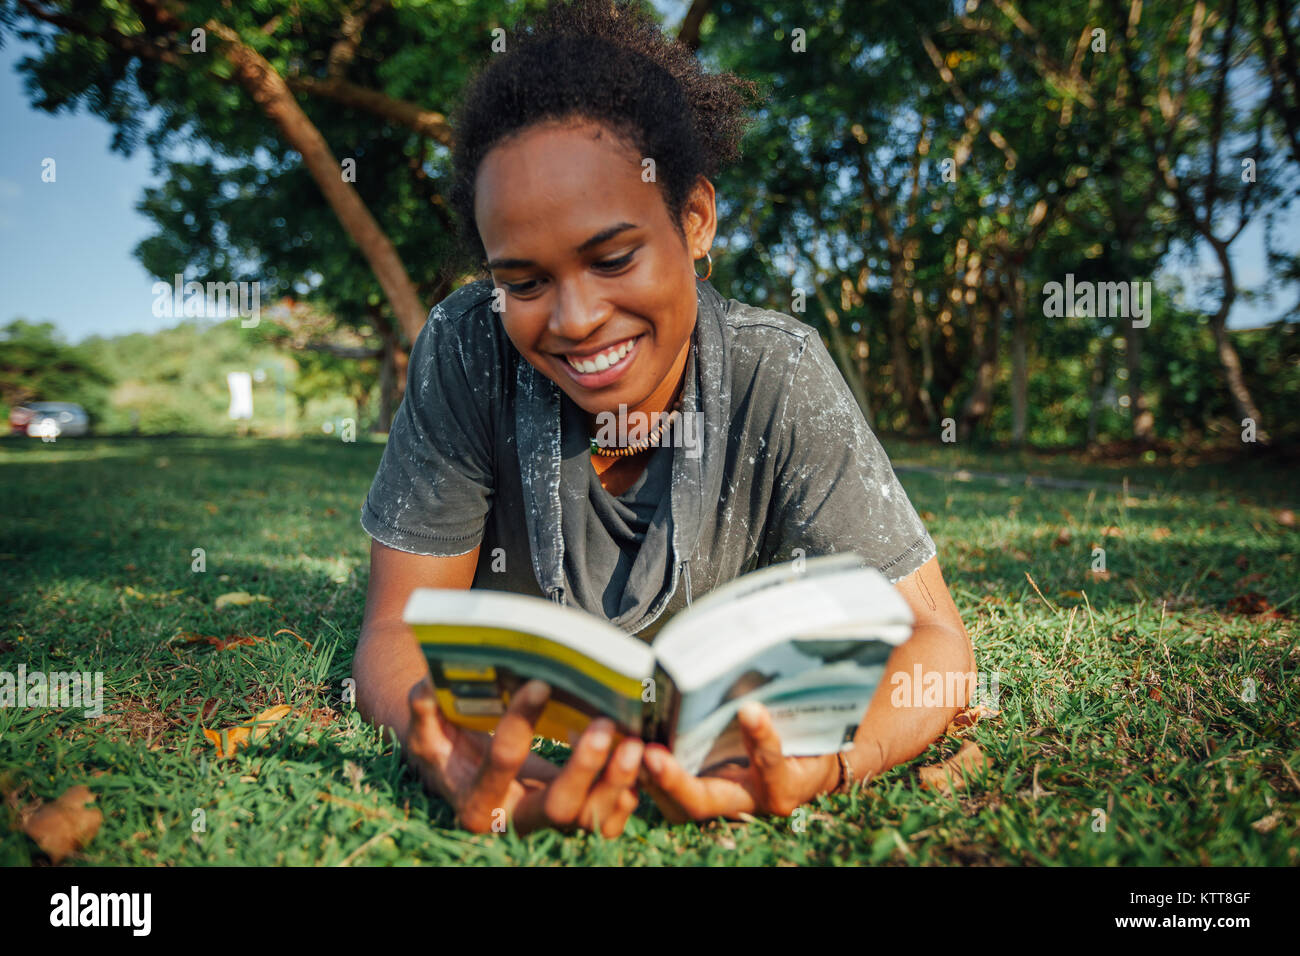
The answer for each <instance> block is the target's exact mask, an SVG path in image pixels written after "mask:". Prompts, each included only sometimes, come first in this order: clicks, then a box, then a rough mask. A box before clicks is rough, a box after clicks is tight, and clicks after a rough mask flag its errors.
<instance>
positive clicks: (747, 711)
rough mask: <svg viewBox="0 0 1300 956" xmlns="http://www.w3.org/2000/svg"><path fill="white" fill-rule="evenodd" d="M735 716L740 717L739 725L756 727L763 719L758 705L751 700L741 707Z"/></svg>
mask: <svg viewBox="0 0 1300 956" xmlns="http://www.w3.org/2000/svg"><path fill="white" fill-rule="evenodd" d="M737 716H739V717H740V721H741V723H743V724H748V725H749V726H750V727H756V726H758V722H759V721H760V720H761V719H762V717H763V712H762V710H760V709H759V705H758V704H757V703H756V702H755V701H752V700H751V701H748V702H747V703H744V704H742V705H741V707H740V710H739V712H738V713H737Z"/></svg>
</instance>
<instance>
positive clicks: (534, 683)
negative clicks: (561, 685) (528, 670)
mask: <svg viewBox="0 0 1300 956" xmlns="http://www.w3.org/2000/svg"><path fill="white" fill-rule="evenodd" d="M520 693H521V694H523V695H524V703H526V704H528V705H529V706H532V707H536V706H537V705H538V704H543V703H545V702H546V698H548V697H550V696H551V689H550V688H549V687H547V686H546V684H544V683H542V682H541V681H539V680H530V681H529V682H528V683H527V684H525V685H524V686H523V688H522V689H521V690H520Z"/></svg>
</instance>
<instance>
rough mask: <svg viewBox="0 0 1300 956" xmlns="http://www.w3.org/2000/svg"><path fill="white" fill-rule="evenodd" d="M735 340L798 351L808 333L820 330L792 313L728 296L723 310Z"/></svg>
mask: <svg viewBox="0 0 1300 956" xmlns="http://www.w3.org/2000/svg"><path fill="white" fill-rule="evenodd" d="M723 316H724V319H725V321H726V324H727V327H728V329H729V330H730V333H731V337H732V339H733V340H741V341H742V342H743V344H746V345H751V346H755V347H762V346H766V347H769V348H775V349H777V350H782V349H784V350H793V351H794V352H795V353H798V352H799V351H800V350H801V349H802V348H803V347H804V345H805V344H806V341H807V339H808V337H809V336H818V335H819V333H818V332H817V330H816V329H815V328H813V327H812V326H811V325H808V324H807V323H806V322H801V321H800V320H799V319H796V318H795V317H794V316H792V315H787V314H786V313H784V312H777V311H776V310H775V309H764V308H761V307H759V306H756V305H750V304H749V303H747V302H741V301H740V300H739V299H728V300H727V302H726V306H725V308H724V311H723Z"/></svg>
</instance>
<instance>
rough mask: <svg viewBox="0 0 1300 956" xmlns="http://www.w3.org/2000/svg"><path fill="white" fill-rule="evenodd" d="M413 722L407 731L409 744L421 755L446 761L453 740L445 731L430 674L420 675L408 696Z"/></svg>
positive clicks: (437, 760) (434, 760)
mask: <svg viewBox="0 0 1300 956" xmlns="http://www.w3.org/2000/svg"><path fill="white" fill-rule="evenodd" d="M406 700H407V705H408V706H409V708H410V717H411V725H410V729H409V731H408V732H407V746H408V747H409V748H410V749H411V750H412V751H413V752H414V753H416V754H417V755H418V756H420V757H423V758H424V759H425V760H430V761H433V762H435V763H443V762H445V761H446V759H447V755H448V752H449V751H450V750H451V741H450V740H449V739H448V737H447V735H446V734H445V733H444V732H443V729H442V723H441V721H440V720H439V718H440V717H441V716H442V715H441V714H439V713H438V701H437V699H436V698H435V697H434V694H433V681H431V680H430V679H429V677H428V675H425V676H424V677H422V678H420V680H419V681H417V682H416V683H415V684H414V685H412V687H411V691H410V693H409V694H408V695H407V698H406Z"/></svg>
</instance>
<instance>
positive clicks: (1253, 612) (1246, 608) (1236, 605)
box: [1228, 591, 1282, 620]
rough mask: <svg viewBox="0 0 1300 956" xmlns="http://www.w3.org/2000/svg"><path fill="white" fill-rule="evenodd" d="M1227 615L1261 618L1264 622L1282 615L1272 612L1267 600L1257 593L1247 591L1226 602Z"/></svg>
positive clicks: (1271, 606)
mask: <svg viewBox="0 0 1300 956" xmlns="http://www.w3.org/2000/svg"><path fill="white" fill-rule="evenodd" d="M1228 613H1229V614H1241V615H1243V616H1245V617H1259V616H1261V615H1262V616H1263V617H1264V618H1265V619H1266V620H1273V619H1275V618H1280V617H1281V616H1282V615H1281V614H1279V613H1278V612H1277V611H1275V610H1273V605H1271V604H1269V603H1268V598H1266V597H1264V595H1262V594H1260V593H1259V592H1258V591H1247V592H1246V593H1245V594H1239V595H1238V596H1237V597H1235V598H1232V599H1231V600H1230V601H1228Z"/></svg>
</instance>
